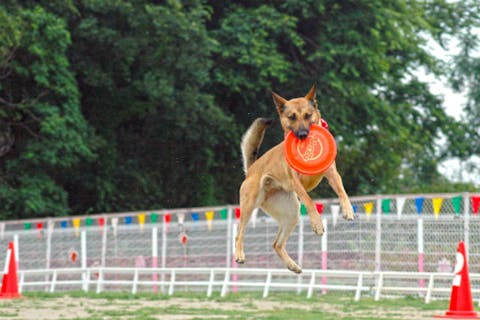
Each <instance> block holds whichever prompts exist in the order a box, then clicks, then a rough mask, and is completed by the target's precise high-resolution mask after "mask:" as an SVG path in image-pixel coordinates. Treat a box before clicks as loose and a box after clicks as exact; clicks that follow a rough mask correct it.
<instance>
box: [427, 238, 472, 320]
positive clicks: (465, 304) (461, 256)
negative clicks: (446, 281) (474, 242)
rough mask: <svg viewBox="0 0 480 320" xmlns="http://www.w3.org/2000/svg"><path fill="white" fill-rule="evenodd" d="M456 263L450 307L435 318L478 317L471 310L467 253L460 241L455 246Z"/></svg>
mask: <svg viewBox="0 0 480 320" xmlns="http://www.w3.org/2000/svg"><path fill="white" fill-rule="evenodd" d="M456 259H457V263H456V264H455V270H454V273H455V277H454V278H453V283H452V294H451V296H450V308H449V309H448V311H447V312H446V313H445V315H443V316H435V318H449V319H480V317H479V316H478V315H477V313H476V312H475V311H474V310H473V299H472V291H471V290H470V277H469V276H468V262H467V254H466V253H465V243H464V242H463V241H460V242H459V243H458V248H457V257H456Z"/></svg>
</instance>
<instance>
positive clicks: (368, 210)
mask: <svg viewBox="0 0 480 320" xmlns="http://www.w3.org/2000/svg"><path fill="white" fill-rule="evenodd" d="M373 205H374V203H373V202H367V203H365V204H363V207H364V208H365V213H366V214H367V219H368V218H369V217H370V215H371V214H372V211H373Z"/></svg>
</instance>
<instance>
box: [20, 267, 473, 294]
mask: <svg viewBox="0 0 480 320" xmlns="http://www.w3.org/2000/svg"><path fill="white" fill-rule="evenodd" d="M421 280H423V281H425V282H426V283H427V286H426V287H420V286H418V282H419V281H421ZM470 280H471V283H472V284H473V286H474V287H477V288H478V285H479V284H480V283H479V282H480V274H478V273H472V274H470ZM451 281H452V274H450V273H433V272H430V273H429V272H421V273H419V272H368V271H348V270H345V271H339V270H304V272H303V273H302V274H301V275H294V274H292V273H291V272H290V271H287V270H285V269H256V268H250V269H232V268H166V269H162V268H87V269H78V268H67V269H49V270H46V269H44V270H24V271H19V289H20V291H21V292H25V291H39V290H42V291H47V292H55V291H59V290H60V291H61V290H83V291H85V292H88V291H95V292H97V293H100V292H102V291H130V292H131V293H132V294H136V293H138V292H140V291H142V292H162V293H164V294H169V295H173V294H174V293H175V292H176V291H189V292H192V291H195V292H200V291H203V292H205V293H206V295H207V297H210V296H212V293H213V292H215V291H217V292H220V295H221V296H222V297H223V296H225V295H226V294H227V293H228V292H231V291H233V292H239V291H262V292H263V297H264V298H266V297H268V295H269V293H270V292H271V291H274V290H282V291H293V292H296V293H298V294H302V293H303V294H305V295H306V297H307V298H311V297H312V295H314V294H316V293H326V292H327V291H350V292H352V293H354V300H355V301H358V300H359V299H360V298H361V296H362V294H363V295H368V296H374V298H375V300H379V299H380V298H381V297H382V295H386V296H398V295H405V294H415V295H419V296H423V297H424V299H425V302H426V303H429V302H430V301H431V300H432V298H433V297H448V296H449V294H450V292H451ZM472 293H473V295H474V296H478V295H479V294H480V289H472Z"/></svg>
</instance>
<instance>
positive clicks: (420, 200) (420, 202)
mask: <svg viewBox="0 0 480 320" xmlns="http://www.w3.org/2000/svg"><path fill="white" fill-rule="evenodd" d="M424 200H425V199H424V198H423V197H421V198H416V199H415V207H416V208H417V213H418V214H419V215H420V214H422V207H423V201H424Z"/></svg>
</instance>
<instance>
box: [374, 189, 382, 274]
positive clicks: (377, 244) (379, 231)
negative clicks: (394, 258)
mask: <svg viewBox="0 0 480 320" xmlns="http://www.w3.org/2000/svg"><path fill="white" fill-rule="evenodd" d="M375 233H376V236H375V271H380V270H381V269H382V265H381V263H382V257H381V251H382V206H381V199H380V197H377V217H376V232H375Z"/></svg>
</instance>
